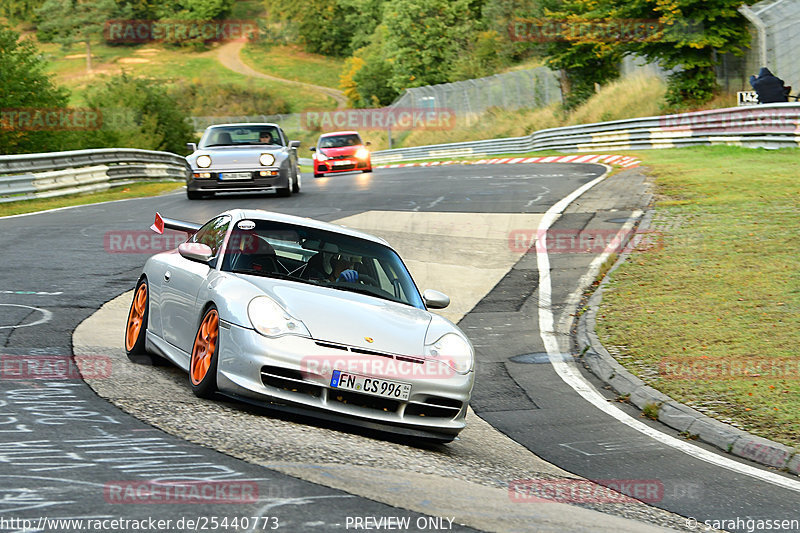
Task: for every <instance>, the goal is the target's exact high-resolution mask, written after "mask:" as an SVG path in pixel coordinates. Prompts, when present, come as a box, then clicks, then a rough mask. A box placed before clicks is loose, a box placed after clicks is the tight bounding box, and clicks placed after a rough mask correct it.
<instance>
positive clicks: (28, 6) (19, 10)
mask: <svg viewBox="0 0 800 533" xmlns="http://www.w3.org/2000/svg"><path fill="white" fill-rule="evenodd" d="M37 5H39V2H37V1H36V0H3V2H2V3H0V16H2V17H8V18H9V19H11V20H24V21H27V22H30V20H31V18H33V15H34V13H35V11H36V6H37Z"/></svg>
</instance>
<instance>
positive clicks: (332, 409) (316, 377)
mask: <svg viewBox="0 0 800 533" xmlns="http://www.w3.org/2000/svg"><path fill="white" fill-rule="evenodd" d="M152 229H153V230H154V231H156V232H158V233H163V232H164V230H165V229H173V230H179V231H185V232H187V233H188V234H190V237H189V239H188V240H187V241H186V242H185V243H183V244H181V245H180V246H179V247H178V249H177V250H173V251H171V252H165V253H161V254H158V255H155V256H153V257H151V258H150V259H148V261H147V263H146V264H145V266H144V271H143V273H142V275H141V277H140V278H139V281H138V283H137V285H136V290H135V293H134V298H133V302H132V304H131V308H130V313H129V315H128V321H127V326H126V331H125V349H126V351H127V353H128V357H130V358H131V360H133V361H134V362H148V361H149V360H150V357H151V355H149V354H155V355H154V357H157V358H158V357H163V358H166V359H168V360H169V361H171V362H172V363H174V364H176V365H177V366H179V367H180V368H182V369H184V370H186V371H187V372H188V373H189V376H190V382H191V387H192V390H193V391H194V393H195V394H196V395H198V396H201V397H210V396H213V395H214V394H215V393H216V392H220V393H222V394H224V395H226V396H229V397H233V398H238V399H241V400H244V401H248V402H252V403H255V404H258V405H262V406H272V407H278V408H283V409H287V410H289V411H294V412H298V411H301V412H302V413H304V414H312V415H316V416H321V417H323V418H326V419H329V420H334V421H337V423H338V422H344V423H349V424H356V425H361V426H366V427H371V428H375V429H379V430H384V431H390V432H395V433H401V434H406V435H411V436H414V437H419V438H423V439H429V440H434V441H438V442H449V441H451V440H452V439H453V438H455V437H456V435H457V434H458V433H459V432H460V431H461V430H462V429H463V428H464V426H465V416H466V412H467V405H468V403H469V399H470V396H471V394H472V386H473V380H474V359H475V358H474V351H473V348H472V344H471V343H470V341H469V339H467V337H466V335H464V333H463V332H462V331H461V330H460V329H459V328H458V327H457V326H455V325H454V324H453V323H452V322H450V321H448V320H447V319H445V318H443V317H441V316H439V315H436V314H434V313H431V312H430V311H428V309H441V308H444V307H446V306H447V305H449V303H450V299H449V298H448V297H447V296H445V295H444V294H442V293H440V292H437V291H434V290H426V291H425V292H423V293H422V294H420V293H419V291H418V289H417V287H416V285H415V284H414V281H413V280H412V278H411V276H410V274H409V272H408V270H407V269H406V267H405V265H404V264H403V261H402V260H401V259H400V257H399V256H398V254H397V253H396V252H395V251H394V250H393V249H392V248H391V247H390V246H389V245H388V244H387V243H386V241H384V240H383V239H380V238H377V237H374V236H371V235H368V234H366V233H362V232H359V231H356V230H352V229H348V228H345V227H341V226H336V225H333V224H328V223H325V222H319V221H315V220H311V219H308V218H300V217H295V216H290V215H283V214H278V213H270V212H266V211H259V210H241V209H235V210H231V211H227V212H224V213H222V214H220V215H218V216H216V217H214V218H213V219H211V220H210V221H208V222H206V223H205V224H204V225H202V226H200V225H199V224H192V223H189V222H182V221H177V220H172V219H167V218H163V217H161V216H160V215H158V214H156V223H155V224H154V225H153V228H152Z"/></svg>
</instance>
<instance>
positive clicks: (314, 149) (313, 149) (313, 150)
mask: <svg viewBox="0 0 800 533" xmlns="http://www.w3.org/2000/svg"><path fill="white" fill-rule="evenodd" d="M309 150H311V151H312V152H316V151H317V147H316V146H312V147H311V148H309Z"/></svg>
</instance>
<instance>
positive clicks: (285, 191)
mask: <svg viewBox="0 0 800 533" xmlns="http://www.w3.org/2000/svg"><path fill="white" fill-rule="evenodd" d="M293 186H294V185H293V184H292V178H289V183H288V184H287V185H286V187H283V188H280V189H278V190H277V193H278V196H279V197H281V198H288V197H289V196H291V195H292V187H293Z"/></svg>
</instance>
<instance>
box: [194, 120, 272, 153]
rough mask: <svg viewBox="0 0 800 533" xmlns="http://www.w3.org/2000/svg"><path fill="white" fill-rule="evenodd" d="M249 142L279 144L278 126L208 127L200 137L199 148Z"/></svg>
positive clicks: (238, 144) (237, 144) (247, 143)
mask: <svg viewBox="0 0 800 533" xmlns="http://www.w3.org/2000/svg"><path fill="white" fill-rule="evenodd" d="M249 144H276V145H280V144H281V137H280V134H279V133H278V128H276V127H275V126H269V125H257V124H254V125H250V126H215V127H213V128H208V129H207V130H206V132H205V133H204V134H203V138H202V139H200V148H209V147H211V146H240V145H249Z"/></svg>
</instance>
